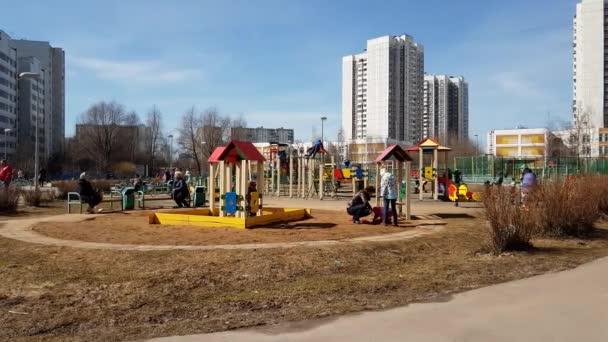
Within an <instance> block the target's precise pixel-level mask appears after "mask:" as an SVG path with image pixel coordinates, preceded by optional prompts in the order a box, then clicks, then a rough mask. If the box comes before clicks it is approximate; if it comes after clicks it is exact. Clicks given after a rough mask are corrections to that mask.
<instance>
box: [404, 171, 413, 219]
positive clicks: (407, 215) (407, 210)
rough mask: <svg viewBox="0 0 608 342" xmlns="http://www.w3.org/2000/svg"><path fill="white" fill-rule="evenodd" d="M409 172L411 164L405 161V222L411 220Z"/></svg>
mask: <svg viewBox="0 0 608 342" xmlns="http://www.w3.org/2000/svg"><path fill="white" fill-rule="evenodd" d="M411 170H412V162H411V161H407V162H405V219H406V220H411V214H412V212H411V206H410V203H411V200H410V194H411V193H412V190H411V189H410V186H411V180H410V177H411Z"/></svg>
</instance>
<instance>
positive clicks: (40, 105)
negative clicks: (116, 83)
mask: <svg viewBox="0 0 608 342" xmlns="http://www.w3.org/2000/svg"><path fill="white" fill-rule="evenodd" d="M11 46H12V47H13V48H14V49H15V50H16V51H17V58H18V59H19V60H20V61H21V60H23V61H24V66H19V68H20V70H21V71H32V72H37V73H40V75H41V77H40V78H39V79H38V80H21V81H20V82H19V86H20V89H21V85H22V84H23V86H24V89H26V91H27V89H31V90H32V91H33V92H34V94H32V96H31V97H30V98H28V99H25V100H23V101H22V100H21V99H20V101H19V102H20V103H22V104H23V106H20V107H19V109H20V114H19V115H20V118H26V117H32V116H34V115H36V114H38V115H40V116H41V117H40V119H41V121H42V122H40V121H39V122H38V124H40V123H42V128H41V131H40V132H39V137H38V139H39V143H40V144H41V146H40V148H41V150H40V156H41V158H43V159H46V160H48V159H49V158H50V157H52V156H53V155H54V154H61V153H62V152H63V145H64V138H65V53H64V51H63V49H61V48H56V47H52V46H51V45H50V44H49V42H43V41H31V40H21V39H19V40H16V39H13V40H11ZM30 68H34V69H31V70H30ZM28 101H32V103H31V104H30V105H28V103H27V102H28ZM32 132H34V131H32ZM40 134H42V137H41V136H40ZM23 136H24V137H25V135H23Z"/></svg>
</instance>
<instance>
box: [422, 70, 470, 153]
mask: <svg viewBox="0 0 608 342" xmlns="http://www.w3.org/2000/svg"><path fill="white" fill-rule="evenodd" d="M423 95H424V100H423V111H422V137H423V138H433V139H437V140H439V141H440V142H441V143H443V144H450V143H452V142H456V141H464V140H466V139H467V138H468V136H469V86H468V83H467V82H466V81H465V79H464V78H463V77H450V76H445V75H438V76H435V75H425V76H424V92H423Z"/></svg>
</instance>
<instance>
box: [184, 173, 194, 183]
mask: <svg viewBox="0 0 608 342" xmlns="http://www.w3.org/2000/svg"><path fill="white" fill-rule="evenodd" d="M190 178H192V175H191V174H190V170H186V174H184V181H185V182H186V184H190Z"/></svg>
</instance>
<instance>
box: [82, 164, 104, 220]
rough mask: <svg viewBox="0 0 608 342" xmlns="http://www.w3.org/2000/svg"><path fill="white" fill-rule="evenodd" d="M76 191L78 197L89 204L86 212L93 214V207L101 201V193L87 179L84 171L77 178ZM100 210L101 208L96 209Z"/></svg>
mask: <svg viewBox="0 0 608 342" xmlns="http://www.w3.org/2000/svg"><path fill="white" fill-rule="evenodd" d="M78 193H79V194H80V198H81V199H82V200H83V201H85V202H86V203H87V204H88V205H89V207H88V208H87V212H88V213H89V214H93V213H94V212H95V207H96V206H97V205H98V204H99V203H101V200H102V195H101V193H100V192H99V191H98V190H95V189H94V188H93V185H92V184H91V182H89V181H88V180H87V173H86V172H83V173H81V174H80V179H79V180H78ZM102 211H103V209H101V208H100V209H98V210H97V212H99V213H100V212H102Z"/></svg>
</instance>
